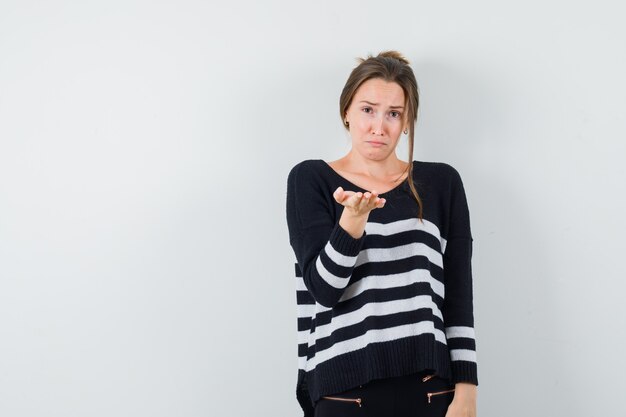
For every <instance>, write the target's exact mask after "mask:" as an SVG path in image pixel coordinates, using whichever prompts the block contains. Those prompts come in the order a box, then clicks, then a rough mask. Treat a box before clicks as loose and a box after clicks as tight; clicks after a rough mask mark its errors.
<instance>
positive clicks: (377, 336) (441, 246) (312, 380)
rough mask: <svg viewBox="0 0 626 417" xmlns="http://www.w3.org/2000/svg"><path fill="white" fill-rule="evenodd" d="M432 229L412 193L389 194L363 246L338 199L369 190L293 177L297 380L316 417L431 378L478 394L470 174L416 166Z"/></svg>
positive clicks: (312, 176) (321, 176)
mask: <svg viewBox="0 0 626 417" xmlns="http://www.w3.org/2000/svg"><path fill="white" fill-rule="evenodd" d="M413 179H414V184H415V186H416V188H417V191H418V193H419V195H420V197H421V199H422V202H423V205H424V212H423V222H421V221H420V220H419V219H418V218H417V211H418V205H417V202H416V201H415V199H414V197H413V196H412V195H411V194H410V188H409V185H408V181H407V180H404V181H403V182H402V183H401V184H399V185H398V186H396V187H395V188H394V189H392V190H390V191H388V192H385V193H384V194H380V195H379V196H380V197H383V198H385V199H386V203H385V206H384V207H383V208H377V209H374V210H373V211H371V212H370V215H369V217H368V221H367V224H366V226H365V232H364V233H363V235H362V236H361V237H360V238H358V239H355V238H353V237H352V236H351V235H349V234H348V233H347V232H346V231H345V230H344V229H343V228H342V227H341V226H339V218H340V217H341V213H342V211H343V206H342V205H341V204H339V203H337V202H336V201H335V200H334V198H333V196H332V194H333V192H334V191H335V190H336V189H337V187H338V186H342V187H343V188H344V189H345V190H349V191H361V192H365V191H368V190H365V189H363V188H361V187H359V186H357V185H355V184H353V183H351V182H350V181H348V180H347V179H346V178H344V177H342V176H341V175H339V174H338V173H337V172H336V171H335V170H334V169H333V168H331V167H330V165H328V164H327V163H326V162H325V161H323V160H320V159H318V160H306V161H303V162H300V163H298V164H297V165H296V166H294V167H293V168H292V169H291V171H290V172H289V176H288V179H287V201H286V203H287V204H286V205H287V225H288V229H289V242H290V244H291V246H292V248H293V251H294V254H295V257H296V263H295V277H296V299H297V312H298V324H297V326H298V368H299V369H298V380H297V389H296V394H297V398H298V401H299V403H300V405H301V406H302V408H303V410H304V411H305V416H307V415H312V412H313V406H314V404H315V403H316V402H317V400H319V398H320V397H321V396H323V395H329V394H334V393H339V392H341V391H344V390H347V389H350V388H353V387H355V386H358V385H361V384H364V383H367V382H368V381H371V380H373V379H378V378H386V377H393V376H400V375H406V374H410V373H414V372H419V371H421V370H425V369H428V370H432V371H434V373H437V374H438V375H439V376H441V377H443V378H447V379H449V381H450V383H452V384H454V383H456V382H470V383H473V384H475V385H478V377H477V367H476V344H475V339H474V316H473V300H472V270H471V256H472V236H471V231H470V220H469V209H468V206H467V200H466V196H465V191H464V188H463V183H462V181H461V177H460V175H459V173H458V172H457V171H456V170H455V169H454V168H453V167H452V166H450V165H448V164H445V163H439V162H422V161H413Z"/></svg>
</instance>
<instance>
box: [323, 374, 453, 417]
mask: <svg viewBox="0 0 626 417" xmlns="http://www.w3.org/2000/svg"><path fill="white" fill-rule="evenodd" d="M453 397H454V386H453V385H451V384H450V382H449V381H448V380H447V379H443V378H440V377H439V376H437V375H433V372H429V371H423V372H420V373H417V374H412V375H406V376H400V377H393V378H385V379H376V380H374V381H371V382H369V383H367V384H365V385H361V386H359V387H356V388H353V389H350V390H347V391H343V392H339V393H336V394H333V395H326V396H324V397H322V398H321V399H320V400H319V401H318V402H317V403H316V404H315V417H351V416H360V417H445V415H446V411H447V410H448V406H449V405H450V403H451V402H452V398H453Z"/></svg>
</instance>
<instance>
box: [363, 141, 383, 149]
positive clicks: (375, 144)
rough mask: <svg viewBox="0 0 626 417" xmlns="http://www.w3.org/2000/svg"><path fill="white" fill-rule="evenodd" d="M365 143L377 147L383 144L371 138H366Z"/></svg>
mask: <svg viewBox="0 0 626 417" xmlns="http://www.w3.org/2000/svg"><path fill="white" fill-rule="evenodd" d="M367 143H369V144H370V145H372V146H375V147H377V148H379V147H381V146H383V145H384V143H383V142H376V141H373V140H368V141H367Z"/></svg>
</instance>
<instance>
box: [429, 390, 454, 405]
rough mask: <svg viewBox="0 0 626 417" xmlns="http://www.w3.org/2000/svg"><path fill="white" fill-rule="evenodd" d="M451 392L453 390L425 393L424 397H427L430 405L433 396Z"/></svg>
mask: <svg viewBox="0 0 626 417" xmlns="http://www.w3.org/2000/svg"><path fill="white" fill-rule="evenodd" d="M452 391H454V388H452V389H448V390H445V391H437V392H427V393H426V396H427V397H428V404H430V399H431V398H432V396H433V395H441V394H445V393H447V392H452Z"/></svg>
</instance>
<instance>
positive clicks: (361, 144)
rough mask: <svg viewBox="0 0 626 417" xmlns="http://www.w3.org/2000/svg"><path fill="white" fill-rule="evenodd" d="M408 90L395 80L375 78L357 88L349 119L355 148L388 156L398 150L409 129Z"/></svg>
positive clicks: (366, 154) (373, 156) (370, 154)
mask: <svg viewBox="0 0 626 417" xmlns="http://www.w3.org/2000/svg"><path fill="white" fill-rule="evenodd" d="M405 111H406V109H405V107H404V91H402V88H401V87H400V86H399V85H398V84H397V83H395V82H388V81H384V80H382V79H380V78H372V79H369V80H367V81H365V82H364V83H363V84H361V86H360V87H359V88H358V89H357V91H356V93H355V94H354V97H353V98H352V102H351V103H350V107H349V108H348V110H347V111H346V116H345V119H346V120H347V121H348V123H349V124H350V125H349V127H348V129H349V130H350V136H352V149H353V150H356V151H357V152H359V153H360V154H361V155H363V156H364V157H367V158H369V159H375V160H384V159H386V158H387V157H388V156H389V155H390V154H391V153H392V152H394V151H395V149H396V145H397V144H398V141H399V139H400V134H401V133H402V131H403V130H404V129H405V127H406V126H405V123H404V119H405V115H404V112H405Z"/></svg>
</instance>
